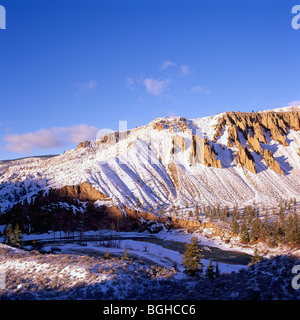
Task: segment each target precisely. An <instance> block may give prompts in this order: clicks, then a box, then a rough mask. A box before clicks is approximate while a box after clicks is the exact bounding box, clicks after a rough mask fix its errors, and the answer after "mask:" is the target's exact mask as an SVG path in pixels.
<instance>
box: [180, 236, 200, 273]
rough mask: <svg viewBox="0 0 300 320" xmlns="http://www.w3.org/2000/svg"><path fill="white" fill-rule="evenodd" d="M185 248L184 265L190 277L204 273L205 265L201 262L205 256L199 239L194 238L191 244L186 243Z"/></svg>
mask: <svg viewBox="0 0 300 320" xmlns="http://www.w3.org/2000/svg"><path fill="white" fill-rule="evenodd" d="M185 247H186V249H185V252H184V255H183V257H182V265H183V266H184V268H185V272H186V273H187V274H188V275H190V276H193V277H195V276H197V274H198V273H201V272H202V271H203V263H202V262H201V258H202V257H203V255H202V254H201V249H200V248H199V245H198V239H197V237H193V238H192V239H191V243H190V244H188V243H186V244H185Z"/></svg>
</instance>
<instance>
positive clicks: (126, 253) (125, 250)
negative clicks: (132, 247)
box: [122, 247, 129, 260]
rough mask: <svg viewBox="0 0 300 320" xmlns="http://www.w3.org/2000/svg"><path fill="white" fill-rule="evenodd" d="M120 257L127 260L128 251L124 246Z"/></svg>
mask: <svg viewBox="0 0 300 320" xmlns="http://www.w3.org/2000/svg"><path fill="white" fill-rule="evenodd" d="M122 259H123V260H129V252H128V250H127V248H126V247H125V248H124V251H123V255H122Z"/></svg>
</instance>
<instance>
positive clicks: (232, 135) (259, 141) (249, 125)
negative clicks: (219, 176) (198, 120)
mask: <svg viewBox="0 0 300 320" xmlns="http://www.w3.org/2000/svg"><path fill="white" fill-rule="evenodd" d="M226 127H227V128H228V142H227V146H228V147H233V146H236V147H237V149H238V152H237V157H238V161H239V163H241V164H242V165H243V166H245V167H246V168H248V169H249V170H250V171H251V172H253V173H256V169H255V162H254V160H253V156H251V152H250V150H249V149H251V150H252V151H253V152H255V153H257V154H259V155H260V156H263V158H264V159H265V162H266V164H267V165H268V166H269V167H270V169H272V170H274V171H275V172H277V173H279V174H284V173H283V170H282V169H281V168H280V165H279V163H278V162H277V161H276V160H275V159H274V157H273V154H272V152H271V151H268V150H266V149H265V145H267V144H268V139H267V137H268V136H270V139H272V140H274V141H276V142H278V143H279V144H281V145H283V146H286V147H288V146H289V143H288V140H287V134H288V132H289V131H290V130H291V129H293V130H296V131H299V130H300V112H299V111H291V112H261V113H241V112H227V113H225V114H224V115H223V116H222V117H220V118H219V121H218V123H217V125H216V128H215V130H216V131H215V135H214V137H213V141H214V142H217V140H218V139H219V138H220V137H221V136H222V132H223V131H224V129H225V128H226ZM240 136H242V137H243V138H244V140H245V141H244V143H245V145H243V146H242V145H241V140H240Z"/></svg>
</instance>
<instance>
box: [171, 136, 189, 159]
mask: <svg viewBox="0 0 300 320" xmlns="http://www.w3.org/2000/svg"><path fill="white" fill-rule="evenodd" d="M172 145H173V147H172V150H171V153H172V154H174V152H175V148H176V147H178V148H179V149H181V151H185V150H186V143H185V139H184V137H182V136H179V135H175V136H173V138H172Z"/></svg>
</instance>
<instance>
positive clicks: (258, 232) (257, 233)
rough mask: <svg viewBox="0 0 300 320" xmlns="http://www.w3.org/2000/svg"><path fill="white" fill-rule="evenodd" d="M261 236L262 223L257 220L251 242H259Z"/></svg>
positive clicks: (253, 226) (254, 223)
mask: <svg viewBox="0 0 300 320" xmlns="http://www.w3.org/2000/svg"><path fill="white" fill-rule="evenodd" d="M260 235H261V221H260V219H259V218H255V220H254V222H253V225H252V228H251V231H250V240H251V241H257V240H258V239H259V237H260Z"/></svg>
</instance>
